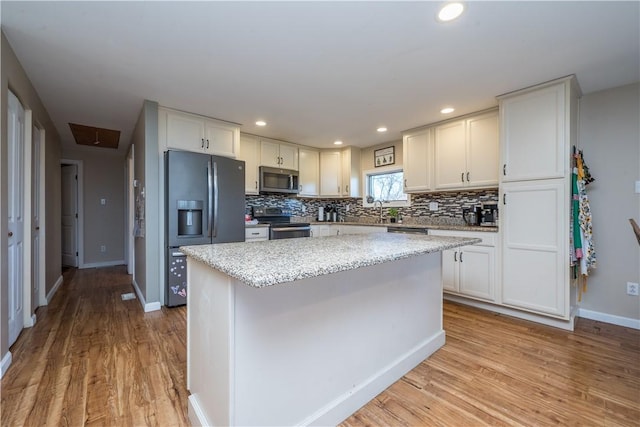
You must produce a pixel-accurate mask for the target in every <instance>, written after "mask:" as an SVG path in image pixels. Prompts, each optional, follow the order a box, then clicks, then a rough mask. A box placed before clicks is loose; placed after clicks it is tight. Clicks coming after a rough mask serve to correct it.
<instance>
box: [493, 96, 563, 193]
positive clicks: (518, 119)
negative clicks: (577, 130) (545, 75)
mask: <svg viewBox="0 0 640 427" xmlns="http://www.w3.org/2000/svg"><path fill="white" fill-rule="evenodd" d="M568 90H569V88H568V85H567V84H556V85H553V86H549V87H546V88H543V89H537V90H533V91H529V92H524V93H522V94H519V95H517V96H509V95H505V98H504V99H501V100H500V103H501V104H500V116H501V117H500V122H501V128H500V132H501V135H502V149H501V168H502V171H500V172H501V174H502V181H503V182H509V181H525V180H531V179H548V178H562V177H564V176H565V174H566V171H567V169H568V167H569V159H568V157H567V153H568V149H567V146H568V141H567V129H568V128H567V124H568V123H569V121H570V118H569V117H568V115H567V114H568V110H569V105H567V102H568V96H567V93H568Z"/></svg>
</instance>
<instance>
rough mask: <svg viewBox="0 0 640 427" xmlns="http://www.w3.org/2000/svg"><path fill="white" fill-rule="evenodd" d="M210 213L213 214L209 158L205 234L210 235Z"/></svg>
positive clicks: (211, 177) (211, 174) (211, 175)
mask: <svg viewBox="0 0 640 427" xmlns="http://www.w3.org/2000/svg"><path fill="white" fill-rule="evenodd" d="M212 215H213V170H212V167H211V159H209V161H208V162H207V236H209V237H211V233H212V231H213V230H212V228H213V225H212V220H213V218H212Z"/></svg>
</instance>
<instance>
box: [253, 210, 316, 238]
mask: <svg viewBox="0 0 640 427" xmlns="http://www.w3.org/2000/svg"><path fill="white" fill-rule="evenodd" d="M253 218H254V219H257V220H258V223H259V224H269V225H270V227H269V240H276V239H291V238H295V237H310V236H311V226H310V225H309V223H308V222H291V209H286V208H277V207H265V206H254V207H253Z"/></svg>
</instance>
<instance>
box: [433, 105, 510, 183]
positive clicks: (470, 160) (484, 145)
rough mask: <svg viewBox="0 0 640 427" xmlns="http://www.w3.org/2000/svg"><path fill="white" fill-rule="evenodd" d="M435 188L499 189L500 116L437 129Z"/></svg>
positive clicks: (460, 121)
mask: <svg viewBox="0 0 640 427" xmlns="http://www.w3.org/2000/svg"><path fill="white" fill-rule="evenodd" d="M434 132H435V135H434V147H435V154H434V157H435V189H437V190H451V189H466V188H483V187H497V186H498V157H499V155H498V146H499V138H498V113H497V112H491V113H486V114H480V115H477V116H473V117H469V118H467V119H464V120H457V121H453V122H449V123H445V124H442V125H439V126H436V127H435V131H434Z"/></svg>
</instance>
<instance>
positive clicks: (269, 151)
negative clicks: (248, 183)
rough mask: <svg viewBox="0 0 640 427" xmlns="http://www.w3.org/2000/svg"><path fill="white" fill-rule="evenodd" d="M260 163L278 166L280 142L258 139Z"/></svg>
mask: <svg viewBox="0 0 640 427" xmlns="http://www.w3.org/2000/svg"><path fill="white" fill-rule="evenodd" d="M260 165H261V166H270V167H272V168H279V167H281V166H280V144H276V143H274V142H269V141H260Z"/></svg>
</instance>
